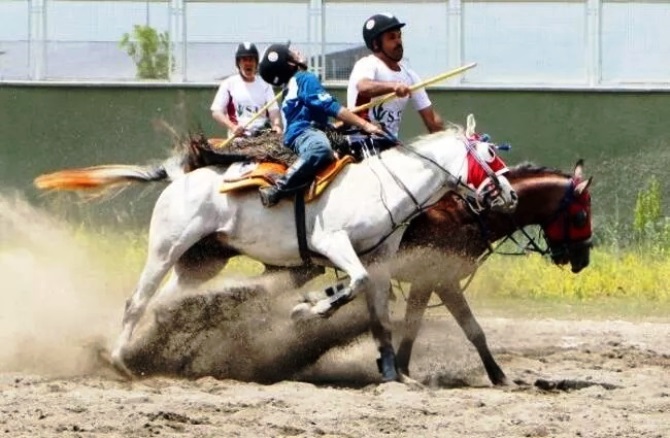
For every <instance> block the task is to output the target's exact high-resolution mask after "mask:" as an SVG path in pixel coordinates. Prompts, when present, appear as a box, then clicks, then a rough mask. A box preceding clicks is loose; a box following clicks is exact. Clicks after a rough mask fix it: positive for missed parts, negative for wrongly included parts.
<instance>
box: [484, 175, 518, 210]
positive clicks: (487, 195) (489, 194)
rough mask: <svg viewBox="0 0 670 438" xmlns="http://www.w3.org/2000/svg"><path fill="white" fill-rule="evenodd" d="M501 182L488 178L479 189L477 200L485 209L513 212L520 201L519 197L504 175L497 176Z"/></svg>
mask: <svg viewBox="0 0 670 438" xmlns="http://www.w3.org/2000/svg"><path fill="white" fill-rule="evenodd" d="M497 179H498V182H499V184H495V183H494V182H493V181H492V180H491V178H490V177H489V178H486V179H485V180H484V182H483V183H482V184H481V185H480V186H479V188H478V189H477V202H478V203H479V205H480V206H482V207H483V208H485V209H490V210H492V211H496V212H500V213H506V214H509V213H513V212H514V210H516V207H517V205H518V203H519V197H518V195H517V194H516V192H515V191H514V189H513V188H512V185H511V184H510V182H509V181H508V180H507V178H505V177H504V176H502V175H498V176H497Z"/></svg>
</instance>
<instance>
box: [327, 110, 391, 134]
mask: <svg viewBox="0 0 670 438" xmlns="http://www.w3.org/2000/svg"><path fill="white" fill-rule="evenodd" d="M336 117H337V119H338V120H341V121H343V122H344V123H347V124H349V125H352V126H357V127H359V128H361V129H362V130H363V131H365V132H367V133H368V134H379V135H383V134H384V131H382V130H381V129H380V128H379V126H377V125H375V124H374V123H370V122H368V121H367V120H365V119H364V118H362V117H359V116H357V115H356V114H354V113H352V112H351V111H349V110H348V109H347V108H345V107H341V109H340V111H339V112H338V113H337V116H336Z"/></svg>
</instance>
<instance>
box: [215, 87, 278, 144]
mask: <svg viewBox="0 0 670 438" xmlns="http://www.w3.org/2000/svg"><path fill="white" fill-rule="evenodd" d="M272 99H274V93H273V92H272V87H271V86H270V85H269V84H267V83H266V82H264V81H262V80H260V79H259V78H256V79H255V80H254V81H253V82H246V81H244V79H242V76H240V75H239V74H236V75H234V76H230V77H228V78H226V79H224V81H223V82H221V85H219V89H218V91H217V92H216V96H214V101H213V102H212V106H211V107H210V109H211V110H212V111H223V112H224V113H225V114H226V115H228V117H229V118H230V120H232V121H233V122H234V123H236V124H237V125H245V124H246V123H247V122H248V121H249V120H250V119H251V118H252V117H253V116H254V114H256V113H257V112H258V111H259V110H260V109H261V108H263V106H265V105H266V104H267V103H268V102H270V101H271V100H272ZM273 110H277V111H278V110H279V106H278V105H277V103H276V102H275V103H274V104H272V105H271V106H270V108H269V111H273ZM268 124H269V121H268V113H267V112H266V113H265V114H262V115H260V116H259V117H257V118H256V120H254V121H253V122H252V123H251V125H249V126H248V127H247V130H246V133H247V134H252V133H253V132H254V131H257V130H259V129H262V128H264V127H267V126H268ZM228 135H229V136H230V135H232V132H228Z"/></svg>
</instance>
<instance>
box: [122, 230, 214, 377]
mask: <svg viewBox="0 0 670 438" xmlns="http://www.w3.org/2000/svg"><path fill="white" fill-rule="evenodd" d="M154 219H155V218H152V225H151V230H150V233H149V249H148V252H147V260H146V263H145V265H144V269H143V270H142V273H141V275H140V280H139V283H138V285H137V287H136V289H135V292H134V293H133V296H132V297H131V298H130V299H129V300H128V302H127V303H126V311H125V313H124V316H123V328H122V330H121V334H120V335H119V337H118V338H117V340H116V344H115V345H114V349H113V350H112V362H113V363H114V365H115V366H116V367H117V368H118V369H120V370H121V371H124V372H125V373H126V374H130V372H129V371H128V370H127V369H126V367H125V365H124V363H123V349H124V347H125V346H126V345H127V343H128V342H129V341H130V338H131V336H132V334H133V331H134V330H135V326H136V325H137V323H138V322H139V320H140V318H141V317H142V315H143V314H144V311H145V309H146V307H147V305H148V303H149V300H150V299H151V297H152V296H153V295H154V293H155V292H156V290H157V289H158V287H159V285H160V283H161V281H162V280H163V278H165V275H166V274H167V273H168V271H169V270H170V269H171V268H172V267H173V266H174V265H175V263H176V262H177V260H179V258H180V257H181V256H182V255H183V254H184V253H185V252H186V251H187V250H188V249H189V248H190V247H191V246H192V245H194V244H195V243H196V242H197V241H198V240H199V239H200V238H201V237H202V236H203V235H206V234H208V233H206V232H205V230H202V229H200V228H199V227H197V226H191V227H189V226H188V225H190V221H188V222H187V223H182V224H181V226H180V225H178V224H174V223H173V224H172V225H171V226H165V225H164V224H165V222H164V221H161V220H157V221H154ZM162 219H165V218H162ZM175 281H176V280H175ZM166 287H167V288H168V289H171V288H173V287H175V282H174V281H173V282H168V284H166Z"/></svg>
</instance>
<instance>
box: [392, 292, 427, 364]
mask: <svg viewBox="0 0 670 438" xmlns="http://www.w3.org/2000/svg"><path fill="white" fill-rule="evenodd" d="M431 293H432V286H429V285H427V284H423V283H421V282H415V283H412V285H411V287H410V290H409V297H407V307H406V309H405V325H404V327H403V328H404V330H403V338H402V341H400V346H399V347H398V369H399V370H400V372H401V373H403V374H405V375H406V376H409V375H410V374H409V361H410V358H411V356H412V347H413V346H414V341H415V340H416V337H417V335H418V334H419V329H420V328H421V320H422V319H423V315H424V313H425V311H426V308H427V307H428V301H429V300H430V295H431Z"/></svg>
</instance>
